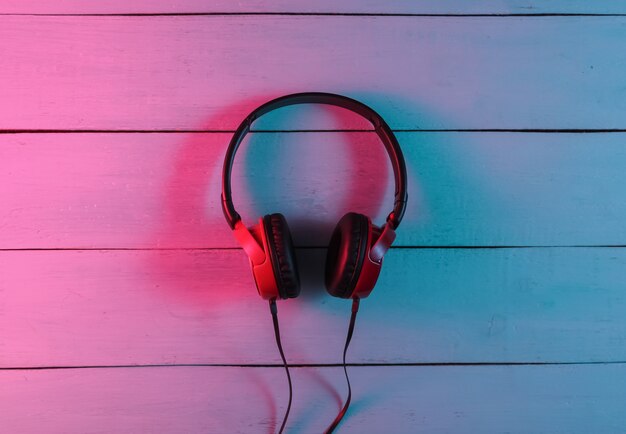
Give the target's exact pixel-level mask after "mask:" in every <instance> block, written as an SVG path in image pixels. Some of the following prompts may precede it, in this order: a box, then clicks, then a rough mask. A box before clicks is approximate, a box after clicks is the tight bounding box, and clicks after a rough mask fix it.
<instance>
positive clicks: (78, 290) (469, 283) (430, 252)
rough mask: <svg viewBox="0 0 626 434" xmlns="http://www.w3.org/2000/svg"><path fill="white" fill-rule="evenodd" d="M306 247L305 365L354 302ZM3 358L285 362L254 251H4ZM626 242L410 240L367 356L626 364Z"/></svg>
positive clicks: (283, 314) (286, 332)
mask: <svg viewBox="0 0 626 434" xmlns="http://www.w3.org/2000/svg"><path fill="white" fill-rule="evenodd" d="M324 257H325V255H324V251H323V250H311V249H308V250H303V251H299V252H298V259H299V264H300V268H301V272H300V274H301V276H302V280H303V282H304V288H303V293H302V295H301V297H300V298H299V299H297V300H290V301H286V302H281V303H280V304H279V310H280V318H281V324H282V327H283V333H282V334H283V339H284V346H285V351H286V353H287V355H288V359H289V360H290V362H292V363H314V364H317V363H337V362H338V361H339V360H340V356H341V349H342V347H343V342H344V339H345V332H346V328H347V322H348V318H349V311H350V303H349V302H347V301H345V300H340V299H334V298H332V297H330V296H329V295H328V294H326V292H325V290H324V289H323V288H324V287H323V274H324V273H323V266H324ZM0 275H1V276H2V280H0V307H1V312H0V329H2V333H1V334H0V348H2V352H1V354H0V366H2V367H19V366H35V367H36V366H85V365H89V366H91V365H118V364H125V365H126V364H132V365H135V364H140V365H144V364H172V363H174V364H176V363H220V364H267V363H278V362H279V360H280V359H279V357H278V353H277V350H276V348H275V345H274V342H273V331H272V326H271V318H270V315H269V309H268V306H267V303H266V302H264V301H262V300H261V299H260V298H259V297H258V295H257V294H256V290H255V288H254V283H253V281H252V277H251V275H250V271H249V267H248V264H247V259H246V258H245V255H244V254H243V252H242V251H240V250H217V251H216V250H213V251H184V250H174V251H22V252H2V253H0ZM624 282H626V249H619V248H613V249H611V248H588V249H583V248H573V249H572V248H554V249H550V248H547V249H479V250H467V249H460V250H457V249H426V250H418V249H395V250H393V251H392V252H390V254H389V255H388V257H386V259H385V266H384V269H383V274H382V276H381V278H380V281H379V284H378V286H377V288H376V290H375V291H374V293H373V294H372V296H371V297H369V298H368V299H366V300H364V301H363V303H362V307H361V312H360V314H359V319H358V324H357V329H356V333H355V339H354V342H353V346H352V348H351V350H350V357H349V360H350V361H352V362H355V363H416V362H419V363H421V362H428V363H430V362H433V363H448V362H537V361H540V362H588V361H594V362H597V361H621V360H626V345H624V336H626V319H625V318H626V295H625V294H626V293H625V292H624Z"/></svg>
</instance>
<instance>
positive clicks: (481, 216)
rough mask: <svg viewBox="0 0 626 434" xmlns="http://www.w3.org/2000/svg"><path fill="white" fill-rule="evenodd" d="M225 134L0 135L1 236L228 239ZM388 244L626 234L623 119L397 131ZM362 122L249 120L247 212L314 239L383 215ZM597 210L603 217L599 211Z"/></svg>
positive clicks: (105, 243)
mask: <svg viewBox="0 0 626 434" xmlns="http://www.w3.org/2000/svg"><path fill="white" fill-rule="evenodd" d="M230 136H231V135H230V134H225V133H224V134H221V133H220V134H17V135H6V134H5V135H0V161H1V163H0V165H1V166H2V167H3V170H2V178H3V180H2V183H0V203H2V208H1V209H0V248H4V249H14V248H61V247H63V248H77V247H83V248H121V247H123V248H155V247H163V248H181V247H185V248H188V247H199V248H205V247H235V246H236V244H235V242H234V239H233V237H232V235H231V233H230V231H229V229H228V227H227V225H226V223H225V221H224V218H223V215H222V210H221V205H220V201H219V195H220V189H221V169H222V161H223V155H224V153H225V149H226V145H227V143H228V141H229V140H230ZM398 138H399V141H400V143H401V144H402V145H403V147H404V153H405V157H406V160H407V166H408V171H409V195H410V196H409V207H408V211H407V213H406V217H405V220H404V222H403V223H402V226H401V227H400V230H399V231H398V240H397V243H396V245H398V246H414V245H425V246H433V245H434V246H437V245H472V246H474V245H488V246H493V245H615V244H619V245H623V244H626V225H624V221H626V192H624V189H623V185H625V184H626V172H625V171H624V170H623V168H624V167H626V148H624V146H623V138H624V134H505V133H497V134H496V133H399V134H398ZM385 159H386V156H385V152H384V150H383V149H382V146H381V145H380V144H379V143H378V139H377V138H376V136H375V135H374V134H373V133H348V134H346V133H289V134H273V133H263V134H254V135H253V137H252V138H251V140H250V141H249V142H248V143H247V144H246V145H244V146H243V147H242V148H241V153H240V154H239V157H238V159H237V160H236V164H235V169H234V178H233V179H234V181H233V182H234V188H235V191H234V195H235V201H236V202H235V203H236V205H237V207H238V209H239V210H240V212H241V214H242V215H243V216H244V218H245V221H246V222H247V223H248V224H253V223H255V222H256V221H257V220H256V219H257V218H258V217H260V216H262V215H263V214H265V213H271V212H282V213H284V214H285V215H286V216H287V218H288V221H289V223H290V225H291V229H292V232H293V234H294V237H295V240H296V243H297V244H298V245H309V246H310V245H314V246H325V245H326V243H327V240H328V239H329V238H330V234H331V232H332V230H333V228H334V226H335V224H336V222H337V221H338V220H339V219H340V218H341V216H342V215H343V214H344V213H346V212H348V211H358V212H363V213H365V214H367V215H370V216H371V217H372V218H373V219H374V221H375V222H376V223H378V224H382V222H384V219H385V217H386V213H388V212H389V211H390V209H391V204H392V196H391V194H392V190H391V189H392V178H393V176H392V173H391V169H390V168H389V167H385V164H384V163H381V162H382V161H384V160H385ZM598 222H602V223H601V224H598Z"/></svg>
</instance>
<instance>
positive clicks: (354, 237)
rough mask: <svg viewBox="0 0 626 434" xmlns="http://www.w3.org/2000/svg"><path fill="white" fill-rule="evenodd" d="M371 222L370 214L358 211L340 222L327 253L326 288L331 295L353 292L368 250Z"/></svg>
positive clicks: (344, 294)
mask: <svg viewBox="0 0 626 434" xmlns="http://www.w3.org/2000/svg"><path fill="white" fill-rule="evenodd" d="M369 224H370V223H369V219H368V218H367V217H366V216H364V215H363V214H358V213H354V212H350V213H348V214H346V215H344V216H343V217H342V218H341V220H339V223H337V226H336V227H335V230H334V232H333V235H332V237H331V239H330V244H329V245H328V253H327V254H326V290H327V291H328V293H329V294H330V295H332V296H335V297H341V298H349V297H350V296H351V295H352V292H353V291H354V288H355V287H356V284H357V282H358V280H359V275H360V273H361V268H362V266H363V261H364V259H365V255H366V252H367V242H368V240H367V237H368V232H369Z"/></svg>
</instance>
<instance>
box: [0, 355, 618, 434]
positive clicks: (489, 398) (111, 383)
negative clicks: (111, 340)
mask: <svg viewBox="0 0 626 434" xmlns="http://www.w3.org/2000/svg"><path fill="white" fill-rule="evenodd" d="M293 371H294V372H293V376H294V387H295V397H296V399H295V401H294V407H293V409H292V415H291V416H290V421H289V424H288V425H287V427H288V430H287V431H288V432H290V433H309V432H310V433H319V432H322V431H323V429H324V428H326V426H327V425H328V424H329V423H330V421H331V420H332V419H333V418H334V417H335V414H336V413H337V411H338V410H339V407H340V400H341V398H342V397H343V396H344V395H345V393H346V392H345V390H344V388H345V386H344V385H343V384H344V383H343V382H344V379H343V378H342V374H343V372H342V371H341V370H340V369H338V368H334V369H330V368H325V369H294V370H293ZM350 374H351V377H352V383H353V391H354V395H353V398H354V401H353V405H352V406H351V408H350V412H349V417H348V418H346V420H345V422H343V423H342V425H341V429H340V430H339V431H338V432H341V433H355V434H356V433H366V432H372V433H387V432H393V433H396V434H405V433H406V434H409V433H411V434H412V433H416V432H428V433H460V434H465V433H467V434H473V433H476V432H477V431H479V432H481V433H486V434H489V433H494V434H495V433H504V432H506V433H516V434H518V433H519V434H526V433H529V432H532V433H550V434H588V433H590V432H603V433H620V432H623V427H624V426H626V415H625V413H624V411H623V402H624V400H625V399H626V367H624V366H615V365H600V366H492V367H476V366H472V367H467V366H466V367H387V368H375V367H352V368H351V370H350ZM283 376H284V373H283V372H282V370H281V369H277V368H269V369H268V368H266V369H251V368H213V367H172V368H142V369H137V368H131V369H122V368H118V369H93V370H92V369H84V370H48V371H3V372H0V401H2V402H3V403H6V406H5V408H4V409H3V410H7V412H6V413H3V419H4V423H3V427H4V428H5V429H6V430H8V431H9V432H14V433H18V432H40V429H41V427H42V426H45V427H46V432H48V433H51V434H52V433H54V434H56V433H66V432H81V433H103V432H118V433H131V432H189V433H191V432H198V433H200V432H203V433H206V432H210V433H217V432H229V433H274V432H276V430H277V424H278V425H280V422H281V420H282V414H283V411H284V407H285V405H286V401H287V396H286V389H287V387H286V384H285V383H286V381H285V379H284V378H283ZM383 384H384V387H381V385H383ZM94 391H97V392H96V393H94ZM59 396H64V397H66V398H65V399H59Z"/></svg>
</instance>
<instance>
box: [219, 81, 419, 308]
mask: <svg viewBox="0 0 626 434" xmlns="http://www.w3.org/2000/svg"><path fill="white" fill-rule="evenodd" d="M295 104H327V105H333V106H338V107H342V108H344V109H347V110H349V111H352V112H354V113H356V114H358V115H360V116H362V117H364V118H365V119H367V120H368V121H369V122H370V123H371V124H372V125H373V126H374V131H375V132H376V133H377V134H378V137H379V138H380V140H381V141H382V142H383V144H384V146H385V149H386V150H387V154H388V155H389V159H390V160H391V165H392V167H393V174H394V178H395V199H394V206H393V210H392V211H391V213H390V214H389V216H388V217H387V221H386V222H385V224H384V225H383V226H381V227H379V226H376V225H374V224H373V223H372V221H371V219H370V218H369V217H367V216H366V215H363V214H359V213H355V212H349V213H347V214H345V215H344V216H343V217H342V218H341V220H339V223H337V226H336V227H335V230H334V231H333V234H332V237H331V240H330V244H329V246H328V253H327V255H326V276H325V283H326V289H327V291H328V293H329V294H330V295H332V296H334V297H340V298H346V299H349V298H352V299H359V298H364V297H367V296H368V295H369V294H370V293H371V291H372V290H373V289H374V286H375V284H376V281H377V280H378V276H379V274H380V270H381V266H382V262H383V256H384V255H385V253H386V252H387V250H389V248H390V247H391V244H392V243H393V241H394V239H395V237H396V235H395V231H396V229H397V228H398V225H399V224H400V222H401V220H402V217H403V215H404V211H405V209H406V202H407V181H406V178H407V176H406V167H405V164H404V157H403V155H402V150H401V149H400V145H399V143H398V141H397V139H396V137H395V136H394V134H393V132H392V131H391V129H390V128H389V126H388V125H387V123H386V122H385V121H384V120H383V119H382V118H381V117H380V115H379V114H378V113H376V112H375V111H374V110H372V109H371V108H370V107H368V106H366V105H365V104H363V103H361V102H359V101H356V100H354V99H351V98H348V97H345V96H342V95H336V94H331V93H322V92H305V93H295V94H291V95H286V96H283V97H280V98H276V99H274V100H271V101H269V102H267V103H265V104H263V105H261V106H260V107H258V108H257V109H255V110H254V111H253V112H252V113H250V114H249V115H248V116H247V117H246V118H245V119H244V120H243V122H241V124H240V125H239V127H238V128H237V130H236V131H235V134H234V135H233V137H232V139H231V141H230V144H229V146H228V150H227V151H226V157H225V159H224V168H223V172H222V209H223V211H224V216H225V217H226V221H227V222H228V225H229V226H230V228H231V229H232V230H233V232H234V235H235V238H236V239H237V241H238V242H239V244H240V245H241V246H242V247H243V250H244V251H245V252H246V254H247V255H248V258H249V259H250V266H251V267H252V274H253V275H254V281H255V283H256V287H257V289H258V292H259V295H260V296H261V297H262V298H264V299H266V300H276V299H287V298H295V297H297V296H298V295H299V294H300V278H299V274H298V266H297V262H296V256H295V250H294V247H293V242H292V238H291V234H290V232H289V226H288V225H287V221H286V219H285V217H284V216H283V215H282V214H278V213H277V214H268V215H265V216H264V217H262V218H261V219H259V223H258V224H257V225H254V226H252V227H250V228H248V227H246V225H245V224H244V223H243V222H242V221H241V216H240V215H239V214H238V213H237V211H235V207H234V206H233V199H232V192H231V171H232V167H233V162H234V158H235V154H236V152H237V149H238V148H239V145H240V144H241V142H242V141H243V138H244V137H245V135H246V134H247V133H248V132H249V131H250V127H251V125H252V123H253V122H254V121H255V120H256V119H258V118H259V117H261V116H262V115H264V114H266V113H269V112H271V111H273V110H276V109H279V108H281V107H286V106H290V105H295Z"/></svg>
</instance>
